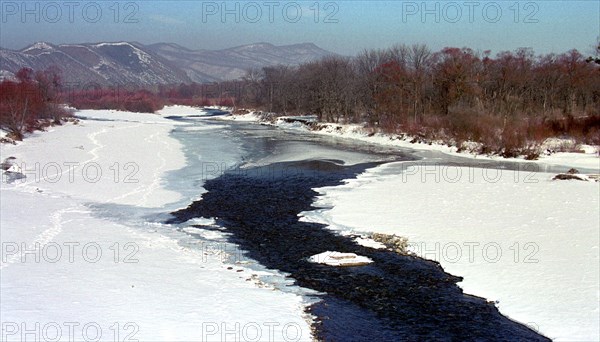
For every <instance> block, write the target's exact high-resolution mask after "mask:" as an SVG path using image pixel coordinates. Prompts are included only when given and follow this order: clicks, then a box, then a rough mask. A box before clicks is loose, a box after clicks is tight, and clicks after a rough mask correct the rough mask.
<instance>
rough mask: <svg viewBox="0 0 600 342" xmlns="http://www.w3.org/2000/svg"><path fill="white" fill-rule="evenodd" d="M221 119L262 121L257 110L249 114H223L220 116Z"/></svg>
mask: <svg viewBox="0 0 600 342" xmlns="http://www.w3.org/2000/svg"><path fill="white" fill-rule="evenodd" d="M220 119H221V120H227V121H240V122H258V121H260V116H259V115H258V113H256V112H250V113H247V114H239V115H228V116H223V117H220Z"/></svg>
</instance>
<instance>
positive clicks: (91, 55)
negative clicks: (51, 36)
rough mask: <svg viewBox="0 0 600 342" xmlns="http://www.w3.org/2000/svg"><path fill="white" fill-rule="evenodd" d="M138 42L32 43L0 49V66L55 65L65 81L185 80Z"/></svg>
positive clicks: (11, 69)
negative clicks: (18, 49)
mask: <svg viewBox="0 0 600 342" xmlns="http://www.w3.org/2000/svg"><path fill="white" fill-rule="evenodd" d="M145 50H146V48H145V47H144V46H143V45H141V44H138V43H129V42H118V43H98V44H69V45H52V44H49V43H45V42H39V43H35V44H33V45H31V46H29V47H26V48H25V49H23V50H21V51H12V50H6V49H1V50H0V66H1V67H0V70H1V71H4V74H8V73H15V72H16V71H18V70H19V69H20V68H22V67H29V68H31V69H33V70H42V69H46V68H48V67H51V66H56V67H58V68H59V69H60V70H61V71H62V77H63V79H64V82H65V83H67V84H73V85H74V86H76V85H77V84H91V83H97V84H100V85H116V84H135V85H152V84H165V83H179V82H189V81H190V80H189V78H188V77H187V76H186V75H185V73H184V72H182V71H181V70H180V69H179V68H177V67H176V66H174V65H171V64H170V63H169V62H168V61H166V60H165V59H163V58H161V57H160V56H157V55H155V54H152V53H148V52H147V51H145ZM1 71H0V72H1Z"/></svg>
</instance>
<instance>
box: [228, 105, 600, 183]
mask: <svg viewBox="0 0 600 342" xmlns="http://www.w3.org/2000/svg"><path fill="white" fill-rule="evenodd" d="M251 114H253V113H251ZM251 114H247V115H245V116H243V117H244V121H254V122H260V121H261V118H260V116H257V115H251ZM238 116H239V115H233V116H231V120H237V119H238V118H237V117H238ZM287 118H289V117H287ZM301 118H304V117H301ZM274 125H275V126H278V127H280V128H282V129H288V130H302V131H308V128H307V126H306V125H303V124H301V123H299V122H294V123H287V122H285V121H284V120H276V122H275V123H274ZM311 132H313V133H315V134H321V135H330V136H337V137H342V138H348V139H354V140H358V141H362V142H366V143H370V144H379V145H384V146H396V147H399V148H407V149H412V150H423V151H437V152H442V153H444V154H447V155H451V156H458V157H465V158H472V159H479V160H491V161H500V160H501V161H516V162H522V163H536V164H542V165H543V164H547V165H558V166H564V165H568V166H570V167H575V168H584V169H590V170H594V171H596V172H595V173H600V154H599V151H600V146H590V145H580V146H577V147H578V149H580V150H581V152H582V153H574V152H556V153H551V154H542V155H541V156H540V157H539V159H538V160H537V161H529V160H524V159H523V158H503V157H499V156H487V155H480V154H473V153H469V152H466V151H465V152H457V148H456V147H454V146H448V145H447V144H443V143H442V142H434V143H432V144H425V143H412V142H411V140H412V137H409V136H405V137H404V138H403V139H400V138H397V137H395V136H391V135H389V134H383V133H375V132H372V131H371V130H369V129H365V127H364V126H363V125H358V124H335V123H322V124H321V129H320V130H314V131H311ZM465 144H466V145H465V147H467V150H468V147H475V145H476V144H477V143H474V142H466V143H465ZM569 144H571V145H573V144H574V142H572V141H570V140H569V139H558V138H551V139H548V140H546V141H545V142H544V143H543V144H542V146H541V148H542V150H543V151H545V150H548V149H551V150H555V149H556V148H557V147H559V146H565V145H567V146H568V145H569ZM575 146H576V145H575ZM575 146H573V147H575Z"/></svg>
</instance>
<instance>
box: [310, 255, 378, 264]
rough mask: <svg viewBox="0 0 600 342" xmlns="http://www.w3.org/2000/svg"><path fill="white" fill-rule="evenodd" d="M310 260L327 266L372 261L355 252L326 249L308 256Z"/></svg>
mask: <svg viewBox="0 0 600 342" xmlns="http://www.w3.org/2000/svg"><path fill="white" fill-rule="evenodd" d="M308 260H309V261H310V262H313V263H316V264H324V265H329V266H346V267H347V266H362V265H366V264H370V263H372V262H373V260H371V259H370V258H367V257H365V256H361V255H356V254H355V253H341V252H332V251H326V252H323V253H319V254H316V255H313V256H311V257H309V258H308Z"/></svg>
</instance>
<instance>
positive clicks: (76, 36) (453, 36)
mask: <svg viewBox="0 0 600 342" xmlns="http://www.w3.org/2000/svg"><path fill="white" fill-rule="evenodd" d="M0 25H1V26H0V46H1V47H3V48H9V49H15V50H18V49H22V48H24V47H26V46H28V45H30V44H32V43H34V42H38V41H46V42H50V43H54V44H66V43H86V42H90V43H91V42H100V41H137V42H140V43H143V44H151V43H158V42H169V43H177V44H180V45H182V46H185V47H188V48H191V49H210V50H216V49H223V48H229V47H233V46H239V45H245V44H251V43H256V42H268V43H272V44H275V45H288V44H296V43H304V42H311V43H315V44H317V45H318V46H320V47H322V48H324V49H326V50H330V51H333V52H336V53H339V54H343V55H355V54H356V53H358V52H360V51H361V50H363V49H367V48H386V47H390V46H392V45H394V44H398V43H406V44H413V43H424V44H427V45H428V46H429V47H430V48H431V49H433V50H439V49H441V48H443V47H446V46H454V47H470V48H472V49H474V50H479V51H484V50H492V51H493V52H500V51H506V50H515V49H517V48H521V47H530V48H533V49H534V51H535V52H537V53H550V52H555V53H562V52H565V51H568V50H571V49H578V50H580V51H581V52H583V53H584V54H590V53H591V50H592V46H593V45H594V44H595V42H596V41H597V39H598V37H600V1H599V0H565V1H557V0H543V1H505V0H497V1H487V0H480V1H404V0H401V1H400V0H397V1H362V0H340V1H327V0H320V1H316V0H311V1H268V0H267V1H202V0H187V1H181V0H173V1H115V0H112V1H110V0H109V1H104V0H97V1H69V0H67V1H22V0H19V1H6V0H0Z"/></svg>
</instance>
